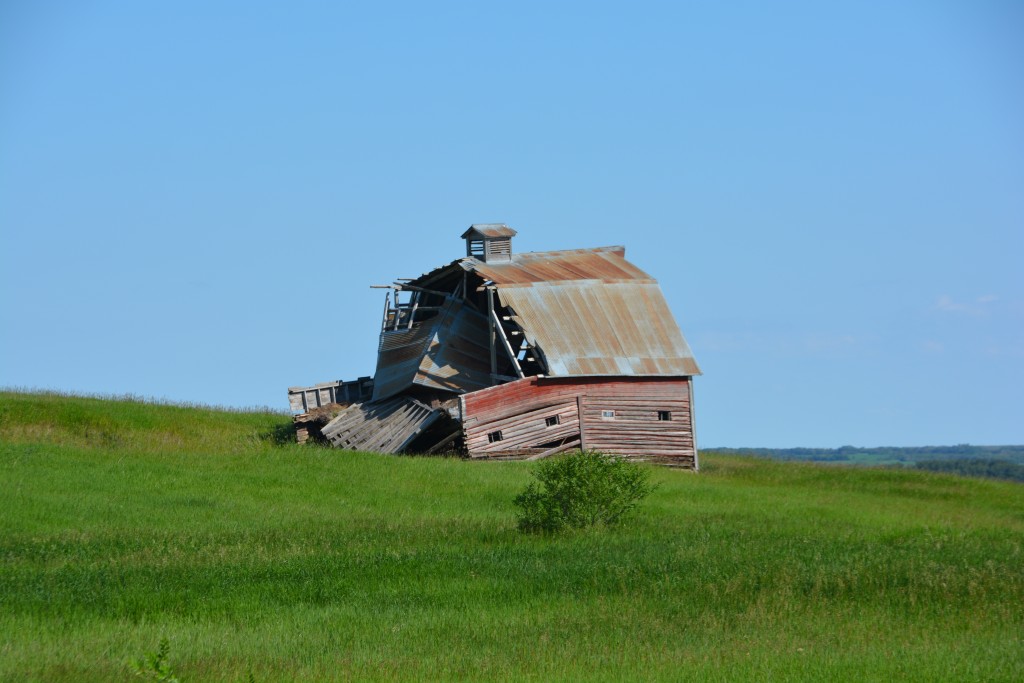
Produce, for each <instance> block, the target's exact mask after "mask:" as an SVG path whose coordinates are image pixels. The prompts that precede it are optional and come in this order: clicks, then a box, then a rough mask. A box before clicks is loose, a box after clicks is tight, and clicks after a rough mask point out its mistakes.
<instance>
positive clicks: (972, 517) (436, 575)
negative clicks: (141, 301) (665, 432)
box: [0, 393, 1024, 682]
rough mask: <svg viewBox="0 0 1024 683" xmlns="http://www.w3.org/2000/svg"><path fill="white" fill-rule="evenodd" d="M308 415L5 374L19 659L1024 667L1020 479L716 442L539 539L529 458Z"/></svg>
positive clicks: (563, 675) (384, 671)
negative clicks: (711, 450) (850, 462)
mask: <svg viewBox="0 0 1024 683" xmlns="http://www.w3.org/2000/svg"><path fill="white" fill-rule="evenodd" d="M288 421H289V419H288V417H287V416H284V415H275V414H259V413H230V412H217V411H212V410H204V409H197V408H181V407H174V406H160V405H146V404H141V403H132V402H122V401H105V400H99V399H87V398H74V397H60V396H49V395H31V394H30V395H25V394H12V393H3V394H0V488H2V490H3V491H4V495H3V496H0V511H2V512H0V557H2V562H0V633H2V634H3V636H2V638H3V640H2V644H0V680H38V681H90V680H96V681H101V680H102V681H109V680H130V679H131V674H130V670H129V668H128V666H127V665H126V662H127V661H128V660H130V659H133V658H137V657H138V656H140V655H142V654H143V653H144V652H147V651H153V650H155V649H156V647H157V643H158V642H159V640H160V639H161V637H164V636H166V637H167V638H168V640H169V644H170V661H171V664H172V667H173V668H174V670H175V673H176V674H177V675H178V676H179V678H181V680H182V681H185V682H193V681H241V680H245V678H246V676H247V675H248V674H249V673H250V672H251V673H252V675H253V677H254V678H255V680H257V681H290V680H352V679H372V680H409V679H445V680H498V679H502V680H509V679H511V680H520V679H534V680H552V679H557V680H609V681H612V680H672V681H678V680H694V681H706V680H744V679H748V680H768V679H771V680H892V679H898V680H922V681H924V680H1006V681H1017V680H1021V679H1022V678H1024V639H1022V638H1024V636H1022V634H1024V609H1022V607H1021V605H1022V604H1024V489H1022V488H1021V486H1020V485H1017V484H1011V483H1005V482H995V481H983V480H969V479H960V478H955V477H951V476H944V475H934V474H927V473H922V472H915V471H897V470H871V469H857V470H850V469H833V468H827V467H820V466H815V465H809V464H798V463H781V462H771V461H764V460H756V459H744V458H737V457H724V456H719V457H716V456H715V455H714V454H705V455H704V459H703V463H702V464H703V468H704V469H703V471H702V472H701V473H700V474H692V473H689V472H685V471H676V470H668V469H656V470H654V471H653V475H654V478H655V479H656V480H657V481H658V483H659V487H658V489H657V490H656V492H655V493H654V494H653V495H652V496H651V498H649V499H648V500H647V501H646V502H645V503H644V504H643V505H642V506H641V508H640V510H639V514H638V515H637V517H636V518H635V520H634V521H633V523H632V524H631V525H627V526H625V527H623V528H619V529H612V530H599V531H596V532H592V533H585V534H572V535H566V536H560V537H554V538H543V537H539V538H538V537H525V536H522V535H521V534H519V533H518V532H516V530H515V521H514V516H513V508H512V504H511V499H512V497H513V496H514V495H515V493H516V492H517V491H518V490H520V489H521V488H522V487H523V486H524V485H525V483H526V482H527V481H528V479H529V471H530V465H529V464H527V463H479V462H464V461H459V460H450V459H426V458H402V457H388V456H375V455H368V454H350V453H340V452H337V451H331V450H327V449H320V448H312V447H298V446H295V445H291V444H285V443H282V442H283V441H285V440H286V439H285V437H286V435H287V428H288Z"/></svg>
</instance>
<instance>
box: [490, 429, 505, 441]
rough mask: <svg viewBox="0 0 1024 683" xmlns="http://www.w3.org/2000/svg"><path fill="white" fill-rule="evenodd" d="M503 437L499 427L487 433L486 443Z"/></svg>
mask: <svg viewBox="0 0 1024 683" xmlns="http://www.w3.org/2000/svg"><path fill="white" fill-rule="evenodd" d="M503 438H505V437H503V436H502V435H501V430H500V429H499V430H498V431H496V432H490V433H489V434H488V435H487V443H494V442H495V441H501V440H502V439H503Z"/></svg>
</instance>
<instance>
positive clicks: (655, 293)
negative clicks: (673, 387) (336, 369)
mask: <svg viewBox="0 0 1024 683" xmlns="http://www.w3.org/2000/svg"><path fill="white" fill-rule="evenodd" d="M461 264H462V267H463V268H466V269H467V270H473V271H476V272H477V273H479V274H480V275H482V276H483V277H484V278H486V279H488V280H490V281H491V282H493V283H494V285H495V287H496V289H497V292H498V298H499V299H500V300H501V303H502V304H503V305H505V306H510V307H511V308H512V310H513V311H514V313H515V316H516V320H517V322H518V323H519V324H520V326H521V327H522V328H523V330H524V332H525V334H526V337H527V339H528V340H529V341H530V343H532V344H534V345H535V346H539V347H540V350H541V352H542V354H543V356H544V359H545V360H546V361H547V366H548V372H549V373H550V374H551V375H553V376H557V375H699V374H701V372H700V368H699V367H698V366H697V362H696V361H695V360H694V358H693V352H692V351H690V346H689V345H688V344H687V343H686V339H684V338H683V334H682V332H681V331H680V330H679V325H678V324H676V321H675V318H674V317H673V316H672V311H671V310H669V307H668V303H667V302H666V301H665V297H664V295H663V294H662V292H661V287H660V286H659V285H658V283H657V281H656V280H654V279H653V278H652V277H651V276H650V275H648V274H647V273H645V272H644V271H642V270H640V269H639V268H637V267H636V266H635V265H633V264H632V263H630V262H629V261H627V260H626V258H625V248H624V247H601V248H597V249H573V250H568V251H550V252H535V253H526V254H515V255H513V257H512V260H511V261H509V262H506V263H483V262H482V261H479V260H477V259H463V260H462V261H461Z"/></svg>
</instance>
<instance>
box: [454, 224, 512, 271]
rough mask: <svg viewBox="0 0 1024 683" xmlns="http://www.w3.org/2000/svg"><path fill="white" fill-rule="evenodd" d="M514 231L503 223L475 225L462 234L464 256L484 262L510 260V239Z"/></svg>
mask: <svg viewBox="0 0 1024 683" xmlns="http://www.w3.org/2000/svg"><path fill="white" fill-rule="evenodd" d="M515 234H516V231H515V230H513V229H512V228H510V227H508V226H507V225H505V224H504V223H476V224H474V225H471V226H469V230H467V231H466V232H464V233H462V239H464V240H466V256H473V257H475V258H478V259H480V260H481V261H484V262H485V263H493V262H495V261H511V260H512V238H513V237H515Z"/></svg>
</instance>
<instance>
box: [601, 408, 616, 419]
mask: <svg viewBox="0 0 1024 683" xmlns="http://www.w3.org/2000/svg"><path fill="white" fill-rule="evenodd" d="M601 419H602V420H614V419H615V411H614V410H602V411H601Z"/></svg>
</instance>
